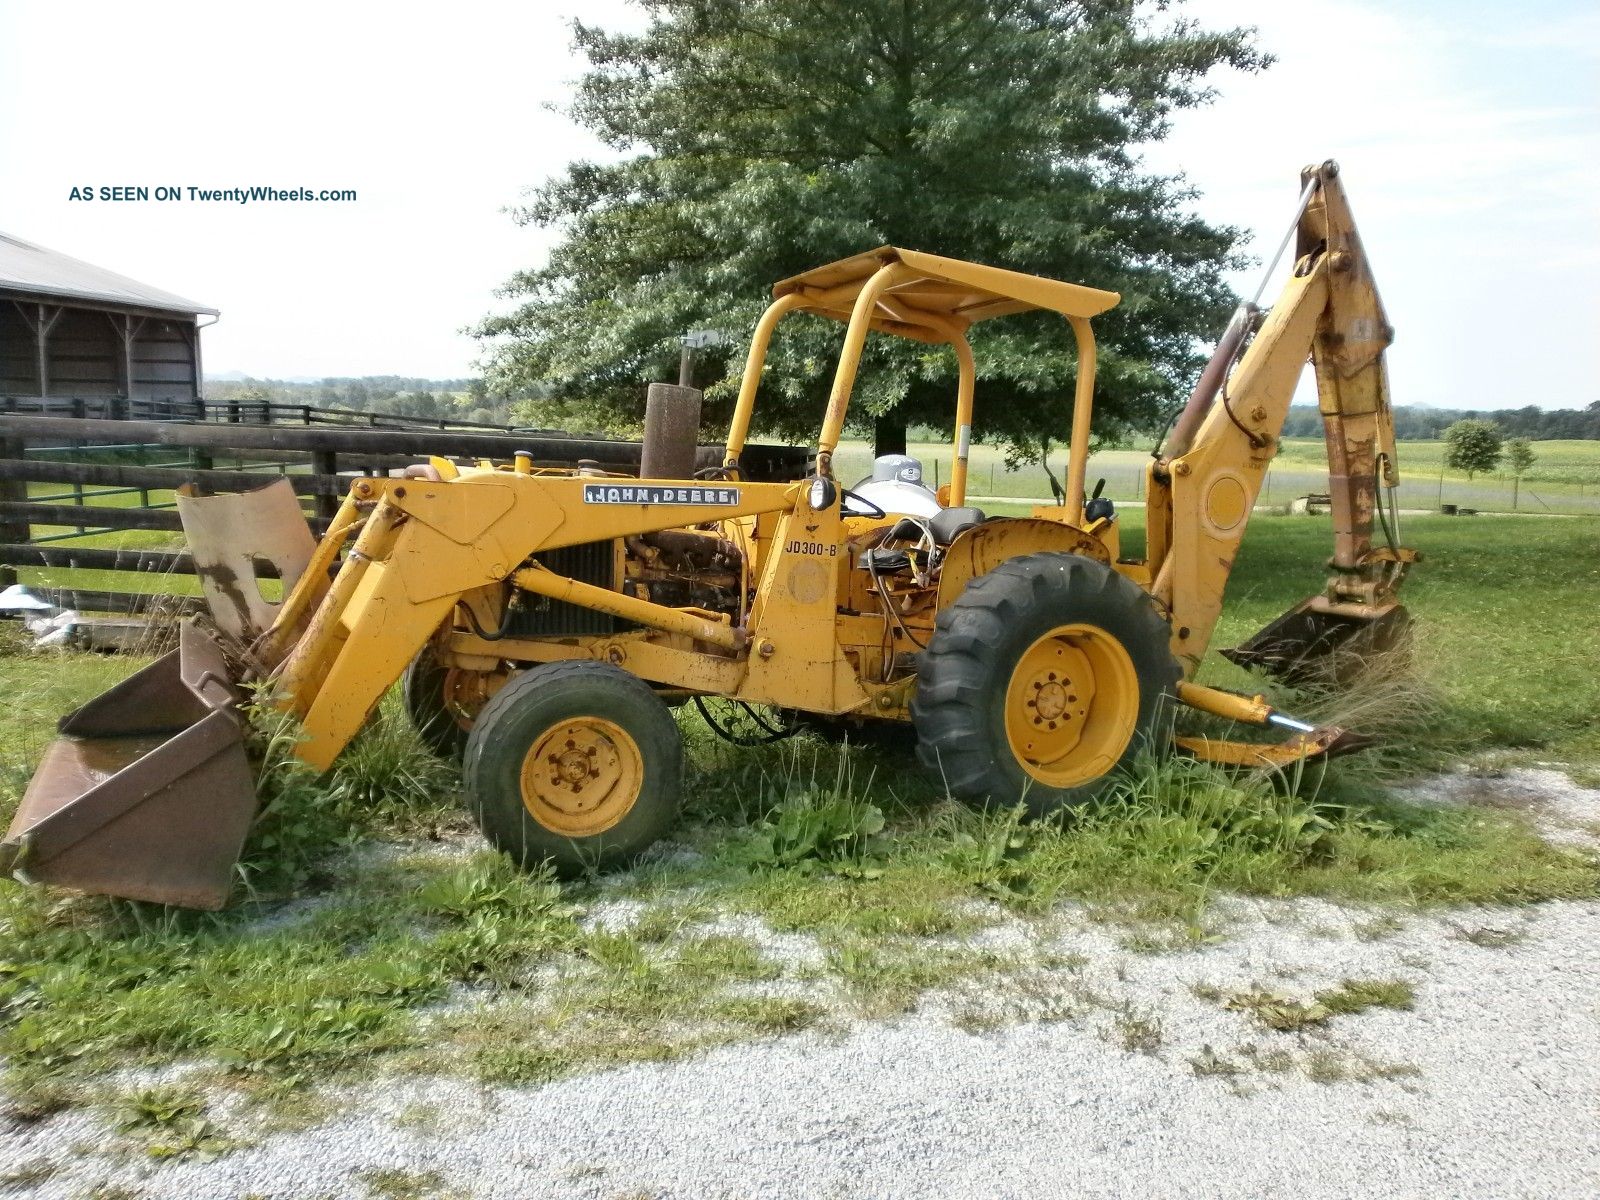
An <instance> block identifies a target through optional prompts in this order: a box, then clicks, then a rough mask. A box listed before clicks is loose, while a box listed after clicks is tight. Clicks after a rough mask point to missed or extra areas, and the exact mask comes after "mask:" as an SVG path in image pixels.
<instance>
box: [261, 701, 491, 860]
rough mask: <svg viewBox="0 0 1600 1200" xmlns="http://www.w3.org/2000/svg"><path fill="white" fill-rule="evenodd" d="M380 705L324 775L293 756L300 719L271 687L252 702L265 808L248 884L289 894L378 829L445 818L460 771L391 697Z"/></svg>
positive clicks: (301, 737)
mask: <svg viewBox="0 0 1600 1200" xmlns="http://www.w3.org/2000/svg"><path fill="white" fill-rule="evenodd" d="M383 708H384V709H387V710H389V711H382V710H380V712H379V714H378V715H377V717H376V719H375V720H373V721H371V722H370V723H369V724H368V725H367V727H366V728H365V729H363V730H362V731H361V732H360V733H359V734H357V735H356V738H355V740H354V741H352V742H351V743H350V745H349V746H348V747H347V748H346V749H345V752H344V753H343V754H341V755H340V756H339V759H338V761H337V762H336V763H335V764H334V766H333V768H332V769H331V770H329V771H328V772H326V773H322V774H319V773H318V772H317V771H316V770H314V769H313V768H311V767H309V766H307V765H306V764H305V762H303V761H302V760H301V759H300V758H299V757H298V756H297V755H296V753H295V751H296V748H297V747H298V746H299V744H300V743H301V741H302V740H304V738H305V732H304V730H303V729H302V728H301V726H300V723H299V721H297V720H296V719H295V718H294V717H292V716H290V715H289V714H287V713H284V712H281V711H279V710H278V709H277V708H275V707H273V705H272V704H271V703H270V701H269V697H268V696H267V694H266V693H265V691H264V690H262V691H258V692H257V693H256V695H255V696H254V697H253V698H252V699H251V701H250V703H249V704H248V705H246V709H245V712H246V716H247V718H248V723H249V737H248V741H249V748H250V752H251V758H252V760H253V761H254V762H255V763H256V792H257V795H258V796H259V798H260V804H261V807H260V809H259V810H258V812H257V814H256V819H255V823H254V824H253V825H252V827H251V831H250V838H249V840H248V842H247V843H246V845H245V850H244V853H243V855H242V856H241V857H240V861H239V872H240V878H241V880H242V881H243V883H244V885H245V886H246V887H247V888H249V889H250V890H252V891H256V892H260V891H269V892H271V891H283V890H292V889H294V888H295V887H297V886H299V885H300V884H302V883H304V882H305V880H306V879H307V878H308V877H309V875H310V873H311V871H312V869H313V867H314V865H315V863H316V862H317V861H318V860H319V859H321V858H323V857H325V856H326V855H327V854H328V853H330V852H331V851H334V850H337V849H340V848H346V847H349V846H351V845H353V844H355V843H357V842H359V841H361V840H363V839H365V838H367V837H369V836H371V835H372V834H373V833H374V832H375V831H377V830H379V829H381V828H385V827H388V828H393V827H395V826H399V827H401V828H402V829H406V828H408V827H409V828H415V827H416V826H418V825H419V824H425V823H428V822H434V823H437V822H438V821H440V820H443V819H445V818H446V815H447V814H448V813H449V812H450V810H451V807H452V805H453V803H454V800H455V796H456V791H457V788H458V786H459V777H458V775H457V773H456V770H455V768H454V767H453V766H451V765H450V764H448V763H445V762H443V761H442V760H440V759H439V758H437V757H435V756H434V755H432V754H431V753H429V752H428V750H427V749H426V748H425V747H424V746H423V745H422V743H421V741H420V740H419V739H418V738H417V736H416V733H415V731H414V730H413V729H412V728H411V726H410V723H409V722H408V721H407V720H406V719H405V717H404V715H403V714H401V713H399V712H397V711H394V710H395V708H396V704H395V701H394V700H393V699H392V698H386V700H385V702H384V706H383Z"/></svg>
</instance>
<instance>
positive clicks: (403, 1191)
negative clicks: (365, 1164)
mask: <svg viewBox="0 0 1600 1200" xmlns="http://www.w3.org/2000/svg"><path fill="white" fill-rule="evenodd" d="M356 1178H357V1179H359V1180H361V1182H362V1183H363V1184H364V1185H366V1188H367V1190H368V1192H369V1193H370V1194H371V1195H373V1196H374V1197H379V1198H381V1200H428V1198H429V1197H432V1196H438V1195H440V1194H441V1193H442V1192H443V1191H444V1176H443V1175H442V1174H441V1173H440V1172H438V1171H408V1170H406V1169H404V1168H403V1167H373V1168H370V1169H368V1170H365V1171H358V1172H356Z"/></svg>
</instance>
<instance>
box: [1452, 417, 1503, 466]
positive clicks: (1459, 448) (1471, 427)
mask: <svg viewBox="0 0 1600 1200" xmlns="http://www.w3.org/2000/svg"><path fill="white" fill-rule="evenodd" d="M1444 440H1445V449H1444V465H1445V466H1447V467H1449V468H1450V469H1451V470H1453V471H1465V472H1466V473H1467V478H1468V479H1471V478H1472V477H1473V476H1474V475H1476V474H1477V473H1478V472H1479V471H1492V470H1494V465H1495V464H1496V463H1497V462H1499V461H1500V442H1501V433H1500V426H1498V425H1496V424H1495V423H1494V422H1493V421H1480V420H1465V421H1457V422H1456V423H1455V424H1454V425H1452V426H1450V428H1449V429H1446V430H1445V431H1444Z"/></svg>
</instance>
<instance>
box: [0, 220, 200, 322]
mask: <svg viewBox="0 0 1600 1200" xmlns="http://www.w3.org/2000/svg"><path fill="white" fill-rule="evenodd" d="M0 291H18V292H27V293H29V294H30V295H38V296H55V297H59V298H61V299H62V300H81V301H88V302H91V303H95V304H110V305H116V306H119V307H120V306H129V307H135V308H155V309H160V310H162V311H163V312H181V313H193V314H194V315H196V316H202V315H203V316H209V317H214V316H217V315H218V314H217V310H216V309H214V308H208V307H207V306H206V305H204V304H196V303H195V302H194V301H193V300H186V299H184V298H183V297H182V296H178V295H174V294H173V293H172V292H165V291H162V290H161V289H160V288H157V287H151V286H150V285H149V284H147V283H140V282H139V281H138V280H137V279H129V278H128V277H127V276H126V275H118V274H117V273H116V272H115V271H108V270H106V269H105V268H104V267H97V266H95V265H94V264H93V263H86V262H84V261H83V260H81V259H77V258H69V257H68V256H67V255H65V254H61V253H59V252H57V251H55V250H47V249H45V248H44V247H43V246H36V245H34V244H33V243H32V242H25V241H23V240H22V239H21V238H18V237H12V236H11V235H10V234H8V233H0Z"/></svg>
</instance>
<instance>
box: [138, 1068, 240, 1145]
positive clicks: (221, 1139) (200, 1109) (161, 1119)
mask: <svg viewBox="0 0 1600 1200" xmlns="http://www.w3.org/2000/svg"><path fill="white" fill-rule="evenodd" d="M206 1107H207V1105H206V1100H205V1097H204V1096H202V1095H200V1094H199V1093H198V1092H194V1091H190V1090H188V1089H186V1088H182V1087H176V1086H160V1087H149V1088H143V1089H141V1090H140V1091H137V1092H132V1093H129V1094H127V1095H125V1096H122V1097H119V1098H118V1099H117V1100H116V1101H115V1102H114V1103H113V1105H112V1108H113V1113H114V1123H115V1125H116V1128H117V1131H118V1132H120V1133H126V1134H130V1135H133V1136H135V1137H138V1138H140V1139H141V1140H142V1141H144V1143H145V1153H147V1154H148V1155H150V1157H152V1158H184V1157H188V1156H191V1155H192V1156H195V1157H197V1158H200V1159H211V1158H215V1157H216V1156H217V1155H219V1154H225V1153H227V1152H228V1151H229V1150H233V1149H235V1148H237V1147H238V1145H239V1143H238V1142H236V1141H234V1140H233V1139H232V1138H230V1137H228V1136H227V1134H226V1133H225V1132H224V1131H223V1130H222V1128H221V1127H220V1126H218V1125H216V1124H215V1123H214V1122H212V1121H211V1120H210V1119H209V1118H208V1117H207V1116H206Z"/></svg>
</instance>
